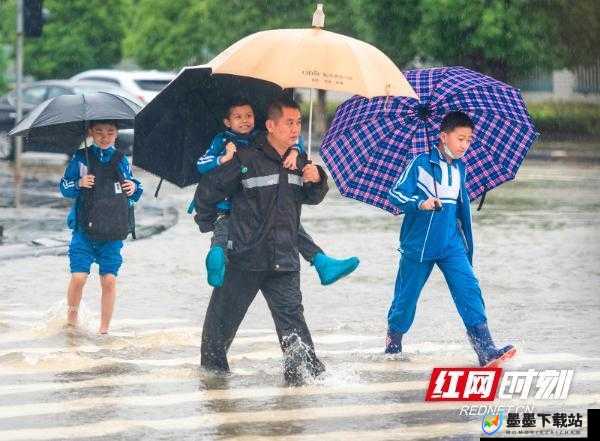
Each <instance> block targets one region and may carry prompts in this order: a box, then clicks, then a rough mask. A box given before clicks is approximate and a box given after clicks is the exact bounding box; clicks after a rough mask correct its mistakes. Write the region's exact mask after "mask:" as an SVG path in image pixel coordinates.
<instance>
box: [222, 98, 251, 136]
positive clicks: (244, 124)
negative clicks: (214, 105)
mask: <svg viewBox="0 0 600 441" xmlns="http://www.w3.org/2000/svg"><path fill="white" fill-rule="evenodd" d="M223 123H224V124H225V125H226V126H227V128H229V129H231V130H233V131H234V132H235V133H239V134H240V135H247V134H248V133H250V132H251V131H252V130H254V111H253V110H252V107H250V106H249V105H247V104H246V105H243V106H235V107H232V108H231V109H230V110H229V117H227V118H225V119H224V120H223Z"/></svg>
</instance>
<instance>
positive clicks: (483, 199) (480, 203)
mask: <svg viewBox="0 0 600 441" xmlns="http://www.w3.org/2000/svg"><path fill="white" fill-rule="evenodd" d="M486 194H487V191H484V192H483V195H481V199H479V205H478V206H477V211H480V210H481V207H483V203H484V202H485V195H486Z"/></svg>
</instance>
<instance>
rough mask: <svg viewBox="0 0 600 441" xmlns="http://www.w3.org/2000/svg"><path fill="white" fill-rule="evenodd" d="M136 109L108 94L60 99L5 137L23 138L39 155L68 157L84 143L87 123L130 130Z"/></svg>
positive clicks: (46, 103) (34, 112)
mask: <svg viewBox="0 0 600 441" xmlns="http://www.w3.org/2000/svg"><path fill="white" fill-rule="evenodd" d="M140 109H141V108H140V106H138V105H137V104H136V103H134V102H133V101H130V100H128V99H127V98H124V97H122V96H118V95H113V94H112V93H108V92H94V93H84V94H78V95H60V96H57V97H55V98H51V99H49V100H46V101H44V102H43V103H42V104H40V105H39V106H37V107H36V108H35V109H33V110H32V111H31V112H30V113H29V114H28V115H27V116H26V117H25V118H23V120H21V122H19V123H18V124H17V125H16V126H15V127H14V128H13V129H12V130H11V131H10V133H9V135H11V136H25V142H26V143H27V144H28V145H35V146H36V147H37V149H41V150H43V151H48V152H54V153H71V152H73V150H75V149H76V148H77V147H78V146H79V145H80V144H81V142H82V141H84V140H85V138H86V131H87V127H88V124H89V122H90V121H98V120H115V121H116V122H117V124H118V126H119V128H131V127H133V120H134V118H135V115H136V113H137V112H139V111H140Z"/></svg>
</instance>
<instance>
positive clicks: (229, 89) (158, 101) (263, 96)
mask: <svg viewBox="0 0 600 441" xmlns="http://www.w3.org/2000/svg"><path fill="white" fill-rule="evenodd" d="M281 93H282V89H281V87H279V86H277V85H276V84H273V83H270V82H268V81H263V80H258V79H256V78H249V77H241V76H236V75H226V74H214V75H213V74H212V71H211V69H210V68H209V67H205V66H194V67H186V68H184V69H183V70H182V71H181V72H180V73H179V75H177V77H176V78H175V79H174V80H173V81H171V82H170V83H169V85H168V86H167V87H166V88H165V89H164V90H162V91H161V92H160V94H158V96H156V97H155V98H154V99H153V100H152V101H151V102H150V103H149V104H148V105H147V106H146V107H144V108H143V109H142V111H141V112H140V113H139V114H138V115H137V117H136V118H135V141H134V148H133V163H134V164H135V165H137V166H138V167H141V168H143V169H144V170H147V171H149V172H150V173H153V174H155V175H157V176H159V177H160V178H162V179H166V180H167V181H169V182H172V183H173V184H175V185H178V186H179V187H185V186H188V185H191V184H194V183H196V182H198V180H199V178H200V176H199V174H198V172H197V170H196V161H197V160H198V158H199V157H200V156H201V155H202V154H203V153H204V152H205V151H206V150H207V148H208V147H209V145H210V143H211V140H212V138H213V137H214V135H216V134H217V133H218V132H220V131H222V130H224V129H225V127H224V126H223V114H224V112H225V111H226V108H225V107H226V105H227V102H229V101H230V100H231V99H232V98H233V97H236V96H243V97H244V98H246V99H247V100H248V101H250V103H252V106H253V108H254V113H255V127H256V128H261V129H264V123H265V120H266V109H267V105H268V104H269V103H270V102H271V101H272V100H273V99H275V98H276V97H277V96H279V95H280V94H281ZM162 179H161V182H162Z"/></svg>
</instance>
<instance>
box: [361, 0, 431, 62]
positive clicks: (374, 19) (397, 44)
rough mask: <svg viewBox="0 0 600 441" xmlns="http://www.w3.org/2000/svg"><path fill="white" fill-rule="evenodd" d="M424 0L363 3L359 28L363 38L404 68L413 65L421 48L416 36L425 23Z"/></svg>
mask: <svg viewBox="0 0 600 441" xmlns="http://www.w3.org/2000/svg"><path fill="white" fill-rule="evenodd" d="M420 4H421V0H378V1H375V2H374V1H372V0H360V1H359V2H358V4H357V5H356V7H355V10H356V15H357V16H358V17H362V20H360V21H358V23H357V27H358V29H359V32H360V34H361V36H362V39H364V40H365V41H367V42H368V43H371V44H373V45H374V46H375V47H377V48H379V49H381V50H382V51H383V52H384V53H385V54H386V55H387V56H388V57H390V58H391V59H392V61H394V63H396V65H397V66H398V67H400V69H406V68H407V67H410V66H412V65H413V63H414V61H415V59H416V57H417V54H418V53H419V51H418V48H419V46H418V45H416V44H414V43H413V41H412V35H413V33H414V32H415V30H416V29H417V27H418V26H419V23H420V21H421V7H420Z"/></svg>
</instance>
